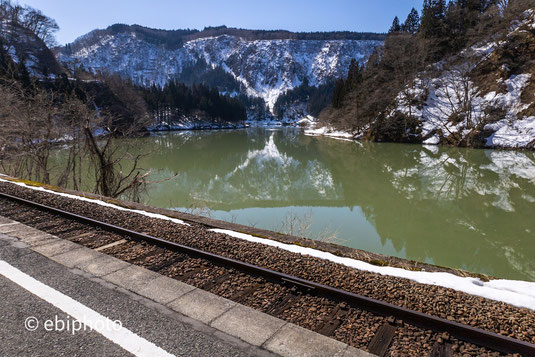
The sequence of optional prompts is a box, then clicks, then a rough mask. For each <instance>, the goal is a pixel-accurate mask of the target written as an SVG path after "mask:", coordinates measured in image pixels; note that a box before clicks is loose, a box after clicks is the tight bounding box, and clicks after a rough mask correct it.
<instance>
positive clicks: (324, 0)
mask: <svg viewBox="0 0 535 357" xmlns="http://www.w3.org/2000/svg"><path fill="white" fill-rule="evenodd" d="M19 3H21V4H26V5H30V6H32V7H35V8H38V9H40V10H42V11H43V12H44V13H45V14H46V15H48V16H50V17H52V18H54V19H55V20H56V21H57V22H58V24H59V26H60V28H61V30H60V31H59V32H58V34H57V39H58V42H59V43H60V44H65V43H68V42H72V41H73V40H74V39H75V38H77V37H78V36H80V35H83V34H85V33H87V32H89V31H91V30H93V29H95V28H105V27H107V26H109V25H111V24H114V23H126V24H139V25H143V26H148V27H154V28H161V29H179V28H196V29H202V28H204V27H205V26H218V25H227V26H229V27H241V28H249V29H268V30H271V29H285V30H290V31H307V32H308V31H344V30H349V31H363V32H385V31H388V28H389V27H390V25H391V24H392V19H393V18H394V16H396V15H397V16H399V17H400V18H401V19H402V21H403V20H404V19H405V17H406V16H407V14H408V13H409V11H410V9H411V8H412V7H415V8H416V9H417V10H418V11H420V9H421V7H422V3H423V0H262V1H258V0H248V1H247V0H174V1H173V0H92V1H88V0H19Z"/></svg>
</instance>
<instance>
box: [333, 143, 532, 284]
mask: <svg viewBox="0 0 535 357" xmlns="http://www.w3.org/2000/svg"><path fill="white" fill-rule="evenodd" d="M337 148H338V149H335V148H333V147H331V148H329V149H327V150H328V152H329V154H330V155H331V157H330V160H329V162H331V163H333V166H332V168H331V169H332V171H333V177H335V179H337V178H339V177H342V176H343V175H345V176H346V177H347V178H346V179H345V180H344V183H343V189H344V193H345V195H346V197H355V198H356V201H357V202H356V204H357V205H359V206H361V207H363V211H364V212H365V214H366V216H367V218H368V220H370V221H371V222H373V223H374V225H375V227H376V229H377V232H378V233H379V235H380V236H381V239H382V243H383V244H385V243H386V241H387V240H390V241H392V244H393V245H394V246H395V248H396V249H397V250H402V249H404V250H405V252H406V254H407V255H408V256H409V257H410V258H413V259H418V260H428V261H433V262H436V263H439V264H440V263H441V262H442V264H445V262H449V264H452V263H453V264H455V265H456V266H461V267H465V268H466V269H469V270H475V271H487V272H500V273H501V274H503V272H509V273H510V274H511V276H518V275H521V276H523V277H524V278H530V279H533V280H535V267H534V266H533V263H531V259H530V256H533V254H534V253H535V242H533V239H534V238H535V211H534V210H533V205H534V203H533V201H534V200H533V199H532V197H533V196H534V194H535V185H534V181H533V178H534V177H535V158H534V156H533V153H530V152H512V151H503V152H502V151H483V150H464V149H451V148H437V147H431V148H422V147H419V146H406V145H391V144H386V145H376V144H375V145H365V146H364V147H363V148H359V149H358V150H355V149H354V148H344V147H343V146H337ZM343 152H346V154H344V153H343ZM340 156H343V157H345V158H346V160H345V162H344V163H343V164H342V163H337V162H336V160H332V158H334V157H340ZM348 160H349V161H350V162H348ZM349 177H351V178H352V179H351V180H350V179H349ZM467 252H470V254H467ZM467 257H471V258H470V259H467Z"/></svg>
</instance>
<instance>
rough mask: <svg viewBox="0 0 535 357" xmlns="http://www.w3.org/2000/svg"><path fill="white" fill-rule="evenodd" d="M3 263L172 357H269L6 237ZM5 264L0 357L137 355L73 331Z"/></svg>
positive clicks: (0, 288) (1, 244)
mask: <svg viewBox="0 0 535 357" xmlns="http://www.w3.org/2000/svg"><path fill="white" fill-rule="evenodd" d="M2 261H3V262H5V263H7V264H8V265H9V266H11V267H13V269H15V270H20V271H21V272H23V273H25V274H27V275H29V276H30V277H32V278H34V279H36V280H38V281H39V282H41V283H43V284H45V285H46V287H47V288H52V289H54V290H55V291H57V292H58V293H59V294H60V295H66V296H67V297H70V298H72V299H73V300H75V301H76V302H78V303H80V304H82V305H84V306H85V307H87V308H89V309H92V310H94V311H95V312H97V313H99V314H101V315H103V316H104V317H105V318H108V319H110V320H113V321H115V320H119V321H120V322H121V324H122V326H123V328H125V329H127V330H128V331H129V332H132V333H133V334H135V335H137V336H138V337H139V338H140V339H142V340H145V341H148V342H149V344H154V345H155V348H158V349H161V350H163V351H164V352H167V353H169V354H171V355H175V356H251V355H265V354H267V353H264V352H265V351H262V350H258V349H255V348H253V347H252V346H250V345H248V344H246V343H244V342H243V341H240V340H237V339H235V338H233V337H230V336H228V335H224V334H221V333H220V332H217V331H216V330H214V329H212V328H210V327H208V326H206V325H204V324H202V323H200V322H198V321H195V320H191V319H189V318H187V317H184V316H182V315H179V314H177V313H176V312H173V311H171V310H169V309H167V308H165V307H163V306H161V305H159V304H156V303H154V302H151V301H150V300H147V299H145V298H142V297H140V296H138V295H135V294H133V293H130V292H128V291H126V290H123V289H121V288H117V287H116V286H114V285H111V284H109V283H107V282H105V281H104V280H101V279H98V278H95V277H93V276H91V275H88V274H87V273H84V272H82V271H78V270H73V269H68V268H66V267H64V266H62V265H59V264H56V263H55V262H53V261H51V260H49V259H48V258H45V257H43V256H41V255H39V254H37V253H35V252H33V251H31V250H30V249H27V248H26V247H24V244H22V243H14V241H12V240H9V238H8V237H7V236H5V235H1V234H0V262H2ZM5 263H4V268H3V270H2V268H1V267H0V292H1V293H0V356H2V357H3V356H97V355H98V356H128V355H131V354H130V353H129V352H127V351H126V350H125V349H124V348H122V347H121V346H119V345H118V344H117V343H116V342H114V341H113V339H110V338H108V337H105V336H104V335H103V334H101V333H99V332H97V331H93V330H89V329H87V330H84V329H81V330H79V331H75V328H74V324H75V323H74V321H75V320H74V319H73V318H72V317H70V315H68V314H67V313H65V312H63V311H62V309H60V308H58V307H56V306H54V305H53V304H51V303H49V302H47V301H46V300H44V299H43V298H41V297H39V296H38V295H36V293H35V292H30V291H29V290H28V288H27V287H26V288H25V287H23V286H21V285H20V283H17V282H14V281H13V280H12V279H13V277H11V278H10V274H12V271H11V270H10V269H11V268H9V267H8V268H6V267H7V265H6V264H5ZM30 290H31V289H30ZM31 317H33V318H35V319H33V320H31V319H30V318H31ZM29 319H30V320H31V321H30V320H29ZM27 321H28V324H30V325H31V326H30V327H32V329H33V328H35V326H36V324H35V321H37V322H38V325H37V328H35V331H29V330H28V329H27V327H26V326H25V322H27ZM47 321H50V322H47ZM62 322H63V325H62ZM67 323H70V325H69V327H67ZM45 325H46V328H45ZM62 327H63V329H62ZM78 327H79V325H78Z"/></svg>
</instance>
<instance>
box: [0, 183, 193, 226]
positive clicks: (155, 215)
mask: <svg viewBox="0 0 535 357" xmlns="http://www.w3.org/2000/svg"><path fill="white" fill-rule="evenodd" d="M0 182H8V183H11V184H14V185H17V186H22V187H25V188H29V189H30V190H35V191H42V192H47V193H51V194H54V195H58V196H62V197H66V198H70V199H73V200H79V201H84V202H89V203H95V204H97V205H100V206H103V207H110V208H114V209H116V210H119V211H126V212H132V213H137V214H140V215H143V216H147V217H150V218H158V219H162V220H165V221H171V222H173V223H177V224H183V225H186V226H189V224H188V223H186V222H184V221H182V220H180V219H177V218H171V217H167V216H164V215H163V214H157V213H151V212H146V211H141V210H137V209H129V208H124V207H121V206H117V205H114V204H112V203H108V202H104V201H101V200H97V199H92V198H87V197H82V196H76V195H71V194H68V193H63V192H56V191H52V190H47V189H46V188H43V187H38V186H31V185H27V184H25V183H23V182H16V181H10V180H4V179H0Z"/></svg>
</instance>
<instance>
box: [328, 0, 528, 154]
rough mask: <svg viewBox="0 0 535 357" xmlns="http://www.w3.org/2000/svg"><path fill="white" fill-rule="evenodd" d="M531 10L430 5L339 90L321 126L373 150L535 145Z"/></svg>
mask: <svg viewBox="0 0 535 357" xmlns="http://www.w3.org/2000/svg"><path fill="white" fill-rule="evenodd" d="M534 15H535V4H534V3H533V1H531V0H509V1H505V0H503V1H497V0H455V1H450V2H449V3H446V1H445V0H425V1H424V4H423V11H422V14H421V18H420V16H419V14H418V12H417V11H416V10H413V11H411V13H410V14H409V16H408V17H407V19H406V21H404V22H401V21H400V20H399V19H398V18H396V19H394V21H393V24H392V28H391V29H390V32H389V34H388V36H387V38H386V40H385V43H384V45H383V46H381V47H379V48H377V49H376V51H375V52H374V54H373V55H372V56H371V58H370V60H369V61H368V63H367V64H366V66H360V65H358V64H353V65H351V67H350V68H349V72H348V76H347V77H346V78H344V79H343V80H339V81H338V82H337V83H336V85H335V88H334V94H333V100H332V103H331V106H330V107H329V108H328V109H327V110H325V111H323V112H322V114H321V122H322V123H323V124H324V125H327V126H330V127H333V128H336V129H340V130H344V131H348V132H351V133H353V134H354V135H355V136H356V137H360V138H364V139H369V140H375V141H395V142H417V143H422V142H423V143H428V144H439V143H440V144H448V145H456V146H473V147H480V146H487V147H528V148H533V146H534V144H535V116H534V114H535V112H534V108H535V103H534V102H535V98H534V94H535V93H534V79H535V78H533V75H534V74H535V73H534V70H535V68H534V66H533V63H534V60H535V18H534Z"/></svg>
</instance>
